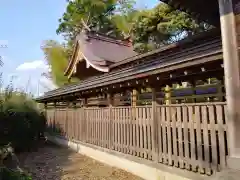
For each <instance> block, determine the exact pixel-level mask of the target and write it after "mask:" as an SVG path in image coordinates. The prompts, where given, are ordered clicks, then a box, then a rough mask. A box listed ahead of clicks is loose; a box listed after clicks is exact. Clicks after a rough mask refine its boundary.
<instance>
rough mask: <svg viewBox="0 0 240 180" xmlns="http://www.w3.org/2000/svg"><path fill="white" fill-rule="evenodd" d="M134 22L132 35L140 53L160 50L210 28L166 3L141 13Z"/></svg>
mask: <svg viewBox="0 0 240 180" xmlns="http://www.w3.org/2000/svg"><path fill="white" fill-rule="evenodd" d="M134 22H135V23H134V25H133V28H132V32H131V34H132V38H133V40H134V44H135V48H136V50H137V51H139V52H145V51H149V50H152V49H155V48H159V47H161V46H162V45H165V44H169V43H173V42H175V41H179V40H180V39H183V38H185V37H186V36H188V35H192V34H195V33H198V32H200V31H205V30H206V29H208V28H209V26H207V24H205V23H200V24H198V23H197V22H196V21H195V20H194V19H192V18H191V16H189V15H188V14H186V13H184V12H181V11H179V10H174V9H172V8H171V7H170V6H168V5H166V4H164V3H159V4H158V5H157V6H156V7H154V8H153V9H150V10H143V11H141V13H139V14H138V16H137V19H135V21H134Z"/></svg>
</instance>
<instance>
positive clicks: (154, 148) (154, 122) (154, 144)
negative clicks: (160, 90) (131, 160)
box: [151, 88, 158, 162]
mask: <svg viewBox="0 0 240 180" xmlns="http://www.w3.org/2000/svg"><path fill="white" fill-rule="evenodd" d="M151 126H152V128H151V129H152V159H153V161H155V162H158V140H157V138H158V137H157V128H158V122H157V101H156V89H155V88H152V123H151Z"/></svg>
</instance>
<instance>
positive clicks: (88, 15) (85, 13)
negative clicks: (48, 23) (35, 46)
mask: <svg viewBox="0 0 240 180" xmlns="http://www.w3.org/2000/svg"><path fill="white" fill-rule="evenodd" d="M116 5H117V1H116V0H105V1H103V0H94V1H92V0H75V1H69V3H68V6H67V8H66V12H65V13H64V14H63V16H62V18H60V19H59V27H58V29H57V31H56V32H57V34H63V35H64V36H65V37H66V39H68V40H73V39H74V38H75V37H76V35H77V34H78V33H79V32H80V31H81V30H82V28H83V24H82V20H84V22H86V24H87V25H89V26H91V28H92V29H94V30H96V31H99V32H102V33H107V32H109V31H110V30H112V29H113V28H114V27H113V26H112V24H111V22H110V19H109V17H110V16H112V15H113V13H114V11H115V10H116Z"/></svg>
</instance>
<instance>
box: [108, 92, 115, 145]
mask: <svg viewBox="0 0 240 180" xmlns="http://www.w3.org/2000/svg"><path fill="white" fill-rule="evenodd" d="M107 101H108V107H109V128H108V129H109V132H108V135H109V149H114V142H113V133H112V132H113V131H112V130H113V123H112V121H113V119H112V106H113V105H114V102H113V101H114V99H113V94H112V93H108V94H107Z"/></svg>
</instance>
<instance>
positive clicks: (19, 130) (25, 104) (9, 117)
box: [0, 93, 45, 151]
mask: <svg viewBox="0 0 240 180" xmlns="http://www.w3.org/2000/svg"><path fill="white" fill-rule="evenodd" d="M44 122H45V121H44V116H43V115H42V114H41V113H40V112H39V111H38V109H37V107H36V104H35V103H34V101H33V100H31V99H30V98H28V96H27V95H26V94H23V93H18V94H17V93H15V94H13V95H12V96H11V97H10V98H8V100H4V101H2V105H1V110H0V146H3V145H6V144H8V143H9V142H10V143H11V144H12V147H13V148H14V149H15V150H16V151H25V150H28V149H30V148H31V147H32V146H33V145H34V143H35V142H36V140H38V139H39V136H40V134H41V133H42V132H43V131H44V127H45V123H44Z"/></svg>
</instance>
